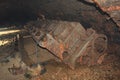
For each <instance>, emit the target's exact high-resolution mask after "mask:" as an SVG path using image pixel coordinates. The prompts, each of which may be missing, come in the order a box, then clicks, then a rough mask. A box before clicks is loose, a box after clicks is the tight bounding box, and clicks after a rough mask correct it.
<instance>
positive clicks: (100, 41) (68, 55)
mask: <svg viewBox="0 0 120 80" xmlns="http://www.w3.org/2000/svg"><path fill="white" fill-rule="evenodd" d="M38 22H39V23H40V25H39V26H38V27H37V26H36V25H32V24H31V23H29V24H28V25H26V27H25V28H26V29H28V31H29V32H30V33H31V35H32V37H33V39H34V40H35V41H36V42H37V44H39V45H40V46H41V47H43V48H46V49H48V50H49V51H50V52H52V53H53V54H54V55H55V56H57V57H58V58H59V59H60V60H61V61H63V62H64V63H65V64H68V65H69V67H71V68H72V69H74V68H75V63H76V60H77V59H79V60H80V62H84V61H85V62H86V64H88V65H94V64H97V60H98V59H99V57H100V56H101V55H104V53H105V51H106V48H107V38H106V36H105V35H102V34H97V33H96V32H95V31H94V30H93V29H88V30H85V29H84V28H83V26H82V25H81V24H80V23H78V22H67V21H55V20H52V21H50V20H46V21H38ZM36 33H40V34H39V35H38V34H37V35H36ZM80 57H81V58H80ZM101 60H102V59H101ZM99 62H100V61H99ZM101 62H102V61H101Z"/></svg>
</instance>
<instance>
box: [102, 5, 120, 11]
mask: <svg viewBox="0 0 120 80" xmlns="http://www.w3.org/2000/svg"><path fill="white" fill-rule="evenodd" d="M102 10H103V11H117V10H120V6H110V7H102Z"/></svg>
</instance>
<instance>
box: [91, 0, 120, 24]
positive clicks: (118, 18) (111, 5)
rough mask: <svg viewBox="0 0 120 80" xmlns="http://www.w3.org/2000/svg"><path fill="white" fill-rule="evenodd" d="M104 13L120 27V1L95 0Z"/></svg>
mask: <svg viewBox="0 0 120 80" xmlns="http://www.w3.org/2000/svg"><path fill="white" fill-rule="evenodd" d="M93 1H94V2H95V3H96V4H97V5H98V6H99V7H100V8H101V9H102V10H103V11H104V12H106V13H108V14H109V15H110V17H111V18H112V19H113V20H114V21H115V22H116V24H117V25H118V26H120V15H119V14H120V1H119V0H93Z"/></svg>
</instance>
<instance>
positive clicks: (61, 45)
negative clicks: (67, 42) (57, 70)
mask: <svg viewBox="0 0 120 80" xmlns="http://www.w3.org/2000/svg"><path fill="white" fill-rule="evenodd" d="M59 48H60V52H59V57H60V58H61V59H62V60H63V56H62V53H63V52H64V50H65V48H64V44H63V43H60V44H59Z"/></svg>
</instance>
